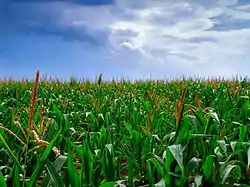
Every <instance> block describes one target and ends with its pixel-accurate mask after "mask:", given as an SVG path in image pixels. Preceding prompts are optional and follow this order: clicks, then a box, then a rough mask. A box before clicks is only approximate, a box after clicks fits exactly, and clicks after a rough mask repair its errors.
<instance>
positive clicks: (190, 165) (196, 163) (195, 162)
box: [185, 157, 201, 177]
mask: <svg viewBox="0 0 250 187" xmlns="http://www.w3.org/2000/svg"><path fill="white" fill-rule="evenodd" d="M200 162H201V159H199V158H196V157H193V158H192V159H191V160H189V162H188V163H187V165H186V167H185V176H186V177H189V175H190V174H191V173H192V172H193V170H194V169H195V168H197V167H198V166H199V163H200Z"/></svg>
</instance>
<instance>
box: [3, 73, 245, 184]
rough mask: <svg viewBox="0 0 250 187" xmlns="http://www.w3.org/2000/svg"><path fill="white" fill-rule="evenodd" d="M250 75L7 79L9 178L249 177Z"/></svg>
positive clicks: (217, 180) (191, 180)
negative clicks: (234, 77) (240, 77)
mask: <svg viewBox="0 0 250 187" xmlns="http://www.w3.org/2000/svg"><path fill="white" fill-rule="evenodd" d="M249 97H250V83H249V82H248V81H247V80H246V79H243V80H231V81H229V80H223V79H216V80H209V79H208V80H205V79H197V80H193V79H183V80H177V79H176V80H171V81H163V80H162V81H152V80H151V81H135V82H129V81H125V80H121V81H110V82H105V81H103V80H102V76H101V75H100V77H99V78H98V80H97V81H95V82H90V81H87V80H86V81H77V80H76V79H71V81H69V82H60V81H57V80H54V81H47V80H42V79H40V78H39V71H37V74H36V80H35V81H14V80H2V81H1V82H0V101H1V102H0V186H1V187H7V186H13V187H34V186H42V187H50V186H53V187H54V186H55V187H56V186H58V187H64V186H65V187H66V186H67V187H68V186H70V187H82V186H86V187H98V186H101V187H111V186H117V187H118V186H121V187H122V186H129V187H137V186H140V187H146V186H156V187H175V186H192V187H206V186H207V187H212V186H250V138H249V137H250V99H249Z"/></svg>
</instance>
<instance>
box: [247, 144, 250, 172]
mask: <svg viewBox="0 0 250 187" xmlns="http://www.w3.org/2000/svg"><path fill="white" fill-rule="evenodd" d="M247 168H248V169H249V168H250V147H249V148H248V151H247Z"/></svg>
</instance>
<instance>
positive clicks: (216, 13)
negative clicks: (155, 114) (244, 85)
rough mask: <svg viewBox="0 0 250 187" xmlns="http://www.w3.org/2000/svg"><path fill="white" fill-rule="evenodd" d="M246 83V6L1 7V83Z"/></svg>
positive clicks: (169, 1)
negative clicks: (41, 79)
mask: <svg viewBox="0 0 250 187" xmlns="http://www.w3.org/2000/svg"><path fill="white" fill-rule="evenodd" d="M37 69H39V70H40V74H41V75H42V76H47V77H49V76H52V77H57V78H62V79H68V78H69V77H76V78H85V79H94V78H95V77H96V76H98V75H99V74H100V73H102V74H103V77H104V79H105V78H106V79H112V78H127V79H144V78H152V79H162V78H173V77H182V76H185V77H218V76H220V77H225V78H232V77H233V76H236V75H238V74H240V75H242V76H249V75H250V0H209V1H208V0H75V1H73V0H72V1H66V0H57V1H56V0H0V77H1V78H3V77H13V78H32V77H34V76H35V74H36V70H37Z"/></svg>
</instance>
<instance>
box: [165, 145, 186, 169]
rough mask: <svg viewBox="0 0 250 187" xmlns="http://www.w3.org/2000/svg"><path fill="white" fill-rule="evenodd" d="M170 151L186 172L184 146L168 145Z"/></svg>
mask: <svg viewBox="0 0 250 187" xmlns="http://www.w3.org/2000/svg"><path fill="white" fill-rule="evenodd" d="M168 148H169V151H170V152H171V153H172V155H173V157H174V159H175V160H176V161H177V163H178V164H179V166H180V168H181V170H182V172H184V165H183V148H182V146H181V145H171V146H168Z"/></svg>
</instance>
